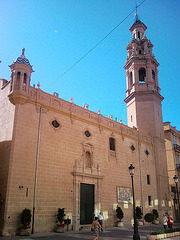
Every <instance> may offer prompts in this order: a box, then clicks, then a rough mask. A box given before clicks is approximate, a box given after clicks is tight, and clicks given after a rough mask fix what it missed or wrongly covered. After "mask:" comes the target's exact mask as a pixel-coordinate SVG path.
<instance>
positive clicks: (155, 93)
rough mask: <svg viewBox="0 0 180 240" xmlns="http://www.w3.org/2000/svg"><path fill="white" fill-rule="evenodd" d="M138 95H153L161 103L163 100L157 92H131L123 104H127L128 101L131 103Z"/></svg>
mask: <svg viewBox="0 0 180 240" xmlns="http://www.w3.org/2000/svg"><path fill="white" fill-rule="evenodd" d="M140 95H147V96H148V95H154V96H156V97H158V98H159V99H160V100H161V101H162V100H163V99H164V97H163V96H161V95H160V94H159V93H158V92H157V91H154V90H152V91H136V92H133V93H131V94H130V95H129V96H127V97H126V98H125V99H124V102H125V103H128V102H129V101H131V100H132V99H133V98H134V97H136V96H140Z"/></svg>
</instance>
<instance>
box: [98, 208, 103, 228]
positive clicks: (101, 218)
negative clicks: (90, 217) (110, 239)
mask: <svg viewBox="0 0 180 240" xmlns="http://www.w3.org/2000/svg"><path fill="white" fill-rule="evenodd" d="M98 222H99V224H100V225H101V231H102V232H103V228H102V226H103V216H102V214H101V212H100V213H99V215H98ZM99 231H100V228H99Z"/></svg>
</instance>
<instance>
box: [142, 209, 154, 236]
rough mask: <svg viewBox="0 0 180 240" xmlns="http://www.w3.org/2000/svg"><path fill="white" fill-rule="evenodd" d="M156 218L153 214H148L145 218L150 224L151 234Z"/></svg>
mask: <svg viewBox="0 0 180 240" xmlns="http://www.w3.org/2000/svg"><path fill="white" fill-rule="evenodd" d="M155 218H156V217H155V215H154V214H153V213H146V215H145V216H144V220H145V221H146V222H148V223H150V232H151V224H152V223H153V222H154V220H155Z"/></svg>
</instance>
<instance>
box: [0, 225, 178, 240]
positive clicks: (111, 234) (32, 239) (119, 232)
mask: <svg viewBox="0 0 180 240" xmlns="http://www.w3.org/2000/svg"><path fill="white" fill-rule="evenodd" d="M173 227H174V228H176V227H180V224H179V223H175V224H174V225H173ZM162 229H163V226H162V225H161V224H159V225H152V227H151V231H158V230H162ZM149 233H150V225H144V226H139V235H140V239H146V236H147V235H148V234H149ZM0 239H1V240H15V239H16V240H27V239H29V240H38V239H40V240H57V239H58V240H85V239H94V236H93V234H92V233H91V231H88V230H84V231H83V230H82V231H76V232H74V231H68V232H65V233H55V232H49V233H36V234H34V235H31V236H29V237H21V236H14V237H0ZM113 239H116V240H117V239H122V240H123V239H124V240H129V239H133V227H124V228H117V227H114V228H107V229H105V230H104V232H102V233H100V235H99V240H113ZM169 239H171V240H180V236H179V237H174V238H169Z"/></svg>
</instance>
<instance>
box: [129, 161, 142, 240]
mask: <svg viewBox="0 0 180 240" xmlns="http://www.w3.org/2000/svg"><path fill="white" fill-rule="evenodd" d="M134 169H135V167H134V166H133V165H132V164H130V166H129V173H130V175H131V181H132V193H133V216H134V235H133V240H140V236H139V232H138V224H137V217H136V210H135V198H134V182H133V176H134Z"/></svg>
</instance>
